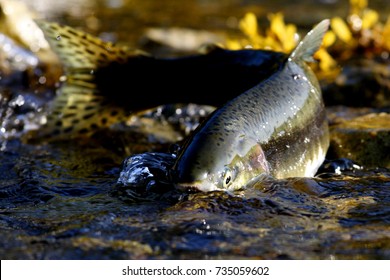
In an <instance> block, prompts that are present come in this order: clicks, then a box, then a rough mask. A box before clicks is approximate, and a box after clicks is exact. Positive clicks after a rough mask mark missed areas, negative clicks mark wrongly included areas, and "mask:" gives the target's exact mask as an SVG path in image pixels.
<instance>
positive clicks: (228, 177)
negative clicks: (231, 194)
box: [222, 168, 233, 189]
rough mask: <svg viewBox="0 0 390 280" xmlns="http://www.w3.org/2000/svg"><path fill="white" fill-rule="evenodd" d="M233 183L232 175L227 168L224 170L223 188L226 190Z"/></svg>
mask: <svg viewBox="0 0 390 280" xmlns="http://www.w3.org/2000/svg"><path fill="white" fill-rule="evenodd" d="M232 181H233V174H232V172H231V170H230V169H229V168H226V169H225V172H224V175H223V181H222V184H223V188H224V189H225V188H227V187H228V186H229V185H230V184H231V183H232Z"/></svg>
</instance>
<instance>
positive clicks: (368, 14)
mask: <svg viewBox="0 0 390 280" xmlns="http://www.w3.org/2000/svg"><path fill="white" fill-rule="evenodd" d="M378 19H379V15H378V13H377V12H376V11H374V10H370V9H368V10H367V11H365V12H364V13H363V18H362V28H363V29H370V28H372V27H373V26H374V25H375V24H376V23H377V22H378Z"/></svg>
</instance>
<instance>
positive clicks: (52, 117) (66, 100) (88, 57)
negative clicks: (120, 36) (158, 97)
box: [37, 21, 138, 138]
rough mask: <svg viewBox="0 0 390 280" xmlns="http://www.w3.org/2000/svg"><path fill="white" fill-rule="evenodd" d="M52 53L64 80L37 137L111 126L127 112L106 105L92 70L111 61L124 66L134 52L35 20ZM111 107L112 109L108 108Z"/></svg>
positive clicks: (68, 133) (65, 134)
mask: <svg viewBox="0 0 390 280" xmlns="http://www.w3.org/2000/svg"><path fill="white" fill-rule="evenodd" d="M37 24H38V25H39V27H40V28H41V29H42V31H43V33H44V35H45V37H46V39H47V40H48V42H49V44H50V46H51V47H52V49H53V50H54V52H55V53H56V54H57V55H58V56H59V57H60V59H61V62H62V63H63V65H64V70H65V74H66V80H65V82H64V84H63V85H62V86H61V88H60V90H59V95H58V96H57V98H56V99H55V100H54V101H53V104H52V105H51V112H50V114H49V115H48V118H47V123H46V125H45V126H44V127H43V128H42V129H40V131H39V132H38V136H44V137H50V136H56V137H58V136H60V137H61V138H63V137H74V136H78V135H80V134H82V135H86V134H89V133H91V132H93V131H94V130H96V129H98V128H101V127H107V126H110V125H111V124H113V123H116V122H118V121H120V120H122V119H124V118H125V117H126V116H127V115H128V113H129V112H125V111H124V109H123V108H120V107H118V106H116V105H115V104H109V103H110V102H109V100H107V98H105V97H104V96H103V95H102V94H101V93H100V92H99V90H98V89H97V87H96V83H95V75H94V73H95V70H96V69H98V68H99V67H104V66H106V65H108V64H109V63H112V62H118V63H124V62H125V61H126V60H127V59H128V58H129V57H130V56H134V55H136V54H138V53H137V51H128V50H126V49H124V48H120V47H116V46H115V45H114V44H112V43H109V42H103V41H102V40H100V39H99V38H96V37H94V36H91V35H89V34H86V33H84V32H82V31H79V30H76V29H74V28H71V27H69V26H62V25H60V24H57V23H50V22H46V21H37ZM110 105H112V106H110Z"/></svg>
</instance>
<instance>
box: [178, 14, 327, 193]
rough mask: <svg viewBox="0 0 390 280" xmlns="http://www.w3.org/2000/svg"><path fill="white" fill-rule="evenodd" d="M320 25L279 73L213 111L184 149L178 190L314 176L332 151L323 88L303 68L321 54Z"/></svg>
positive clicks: (324, 23) (230, 187)
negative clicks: (268, 177) (266, 176)
mask: <svg viewBox="0 0 390 280" xmlns="http://www.w3.org/2000/svg"><path fill="white" fill-rule="evenodd" d="M328 25H329V22H328V20H324V21H322V22H321V23H319V24H318V25H317V26H316V27H315V28H314V29H313V30H312V31H310V32H309V33H308V34H307V36H306V37H305V38H304V39H303V40H302V42H301V43H300V44H299V45H298V46H297V48H296V49H295V50H294V51H293V52H292V54H291V55H290V56H289V57H288V58H287V59H286V60H285V62H284V64H283V65H282V66H281V68H280V69H279V70H278V71H276V72H275V73H273V74H272V75H271V76H270V77H269V78H267V79H265V80H263V81H261V82H260V83H259V84H257V85H256V86H254V87H253V88H251V89H249V90H247V91H246V92H244V93H243V94H241V95H239V96H237V97H235V98H234V99H232V100H231V101H229V102H227V103H226V105H224V106H222V107H221V108H220V109H218V110H216V111H215V112H214V113H213V114H212V116H210V118H209V119H208V120H207V121H206V122H204V123H203V124H202V125H201V126H200V127H199V128H198V129H197V130H196V131H195V132H194V134H193V136H192V137H191V139H190V140H189V141H188V142H187V144H186V146H185V147H184V148H183V149H182V151H181V153H180V154H179V156H178V159H177V161H176V163H175V165H174V168H173V170H174V171H173V173H174V174H175V176H176V180H177V182H176V184H177V186H178V187H179V188H192V189H196V190H200V191H214V190H237V189H241V188H243V187H244V186H245V185H246V184H247V183H248V182H250V181H251V180H252V179H254V178H257V177H258V176H261V175H262V174H269V175H271V176H273V177H275V178H286V177H297V176H298V177H302V176H314V174H315V172H316V171H317V169H318V168H319V166H320V165H321V163H322V162H323V160H324V158H325V153H326V151H327V148H328V145H329V136H328V124H327V120H326V116H325V110H324V104H323V101H322V96H321V90H320V87H319V84H318V81H317V79H316V77H315V75H314V73H313V72H312V71H311V69H310V68H309V66H308V65H306V61H310V60H311V59H312V55H313V54H314V52H315V51H316V50H317V49H318V48H319V47H320V44H321V42H322V37H323V35H324V33H325V32H326V30H327V28H328Z"/></svg>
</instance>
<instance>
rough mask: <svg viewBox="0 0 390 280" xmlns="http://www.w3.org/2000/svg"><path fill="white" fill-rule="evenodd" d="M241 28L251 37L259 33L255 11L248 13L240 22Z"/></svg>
mask: <svg viewBox="0 0 390 280" xmlns="http://www.w3.org/2000/svg"><path fill="white" fill-rule="evenodd" d="M239 26H240V29H241V31H242V32H244V34H245V35H247V36H248V37H249V38H256V37H257V36H258V33H257V18H256V15H255V14H254V13H247V14H246V15H245V16H244V18H243V19H241V20H240V23H239Z"/></svg>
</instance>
